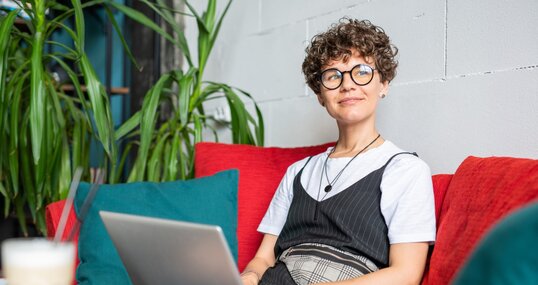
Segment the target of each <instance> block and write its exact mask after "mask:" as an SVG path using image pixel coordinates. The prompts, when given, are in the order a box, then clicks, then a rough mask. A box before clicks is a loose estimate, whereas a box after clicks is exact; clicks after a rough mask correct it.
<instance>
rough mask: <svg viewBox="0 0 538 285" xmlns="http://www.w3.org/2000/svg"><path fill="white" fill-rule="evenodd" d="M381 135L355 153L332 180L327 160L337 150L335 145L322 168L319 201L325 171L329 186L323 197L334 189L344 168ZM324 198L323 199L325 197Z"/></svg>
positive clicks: (325, 189) (326, 187)
mask: <svg viewBox="0 0 538 285" xmlns="http://www.w3.org/2000/svg"><path fill="white" fill-rule="evenodd" d="M380 136H381V134H378V135H377V137H376V138H375V139H374V140H373V141H371V142H370V143H369V144H368V145H367V146H365V147H364V148H363V149H361V150H360V151H359V152H357V154H355V155H354V156H353V157H352V158H351V159H350V160H349V161H348V162H347V163H346V165H345V166H344V168H342V170H340V171H339V172H338V173H337V174H336V176H335V177H334V179H333V180H332V181H330V180H329V175H328V173H327V161H328V160H329V156H331V154H332V153H333V152H334V151H335V150H336V146H334V148H333V149H332V150H331V152H330V153H329V154H328V155H327V158H325V162H324V163H323V169H322V170H321V175H320V178H319V188H318V196H317V198H316V200H318V201H319V195H320V193H321V182H322V181H323V172H325V177H326V178H327V183H329V184H328V185H327V186H325V188H323V190H324V191H325V195H324V196H323V198H325V196H327V194H328V193H329V192H330V191H331V190H332V189H333V185H334V184H335V183H336V181H337V180H338V178H340V176H341V175H342V173H343V172H344V170H346V168H347V167H348V166H349V164H350V163H351V162H352V161H353V160H354V159H355V158H356V157H357V156H359V154H361V153H362V152H364V151H365V150H366V149H367V148H369V147H370V146H371V145H372V144H373V143H374V142H376V141H377V139H379V137H380ZM323 198H322V199H323Z"/></svg>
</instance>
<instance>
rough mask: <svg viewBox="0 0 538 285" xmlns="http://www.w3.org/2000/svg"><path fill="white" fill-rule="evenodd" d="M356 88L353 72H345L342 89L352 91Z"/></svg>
mask: <svg viewBox="0 0 538 285" xmlns="http://www.w3.org/2000/svg"><path fill="white" fill-rule="evenodd" d="M355 86H356V84H355V82H354V81H353V79H351V71H346V72H343V74H342V86H341V87H342V88H344V89H345V90H348V89H352V88H354V87H355Z"/></svg>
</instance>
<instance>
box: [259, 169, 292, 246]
mask: <svg viewBox="0 0 538 285" xmlns="http://www.w3.org/2000/svg"><path fill="white" fill-rule="evenodd" d="M299 167H302V164H301V161H299V162H296V163H294V164H292V165H291V166H290V167H288V169H287V170H286V174H284V177H283V178H282V180H281V181H280V184H279V185H278V188H277V190H276V192H275V194H274V196H273V199H272V200H271V203H270V204H269V208H268V209H267V212H265V216H264V217H263V219H262V221H261V223H260V225H259V226H258V232H261V233H264V234H272V235H279V234H280V231H281V230H282V228H283V227H284V224H285V223H286V219H287V217H288V210H289V208H290V205H291V201H292V199H293V180H294V179H295V175H297V172H298V170H299Z"/></svg>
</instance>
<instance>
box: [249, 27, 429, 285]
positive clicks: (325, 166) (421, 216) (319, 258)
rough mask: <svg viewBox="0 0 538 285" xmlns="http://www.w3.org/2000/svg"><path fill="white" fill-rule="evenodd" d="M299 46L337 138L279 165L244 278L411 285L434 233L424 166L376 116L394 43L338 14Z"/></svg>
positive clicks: (392, 73)
mask: <svg viewBox="0 0 538 285" xmlns="http://www.w3.org/2000/svg"><path fill="white" fill-rule="evenodd" d="M306 54H307V55H306V58H305V60H304V62H303V72H304V74H305V78H306V81H307V83H308V85H309V87H310V88H312V90H313V91H314V92H315V93H316V94H317V99H318V101H319V103H320V104H321V106H323V107H324V108H325V109H326V110H327V112H328V113H329V115H330V116H331V117H333V118H334V119H335V120H336V125H337V126H338V131H339V133H338V140H337V143H336V145H335V147H331V148H329V149H328V150H327V151H326V152H324V153H321V154H318V155H315V156H313V157H309V158H305V159H303V160H301V161H298V162H296V163H294V164H293V165H291V166H290V167H289V168H288V170H287V172H286V174H285V176H284V178H283V179H282V181H281V183H280V185H279V188H278V189H277V191H276V193H275V196H274V197H273V200H272V201H271V204H270V206H269V209H268V210H267V213H266V214H265V216H264V218H263V220H262V222H261V224H260V226H259V228H258V231H260V232H262V233H264V234H265V235H264V238H263V241H262V243H261V245H260V247H259V249H258V251H257V253H256V255H255V257H254V258H253V259H252V261H251V262H250V263H249V264H248V265H247V267H246V268H245V270H244V271H243V273H242V280H243V283H244V284H275V285H276V284H278V285H282V284H315V283H331V284H418V283H419V282H420V280H421V278H422V273H423V270H424V266H425V262H426V256H427V252H428V244H429V243H431V242H433V241H434V240H435V214H434V201H433V190H432V184H431V174H430V170H429V168H428V166H427V165H426V164H425V163H424V162H423V161H422V160H420V159H419V158H418V157H417V156H416V154H413V153H408V152H404V151H402V150H401V149H399V148H398V147H397V146H395V145H394V144H393V143H391V142H390V141H388V140H385V139H384V138H383V137H381V135H380V134H379V132H378V131H377V129H376V125H375V115H376V108H377V104H378V101H379V100H381V99H382V98H384V97H385V96H386V95H387V92H388V84H389V82H390V81H391V80H392V79H393V78H394V76H395V74H396V66H397V62H396V60H395V55H396V54H397V49H396V47H394V46H393V45H392V44H391V43H390V41H389V38H388V36H387V35H386V34H385V33H384V31H383V30H382V29H381V28H379V27H377V26H375V25H373V24H371V23H370V22H368V21H358V20H352V19H346V18H344V19H342V20H340V22H339V23H338V24H337V25H334V26H332V27H331V28H330V29H329V30H328V31H327V32H325V33H321V34H319V35H316V36H315V37H314V38H313V39H312V42H311V43H310V45H309V47H308V48H307V49H306Z"/></svg>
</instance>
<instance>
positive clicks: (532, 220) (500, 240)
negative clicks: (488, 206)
mask: <svg viewBox="0 0 538 285" xmlns="http://www.w3.org/2000/svg"><path fill="white" fill-rule="evenodd" d="M537 241H538V202H535V203H534V204H531V205H529V206H527V207H524V208H522V209H520V210H518V211H516V212H514V213H512V214H510V215H509V216H508V217H506V218H505V219H503V220H502V221H500V222H499V224H497V225H496V226H495V227H494V228H493V229H492V230H491V231H490V232H489V233H488V234H487V235H486V237H485V238H484V239H483V240H482V242H481V243H480V244H479V245H478V247H477V248H476V250H475V251H474V252H473V254H472V255H471V257H470V258H469V260H468V261H467V263H466V264H465V266H464V267H463V268H462V270H461V271H460V272H459V274H458V275H457V277H456V278H455V281H454V283H453V284H454V285H475V284H488V285H501V284H538V251H537V250H536V248H537V246H536V242H537Z"/></svg>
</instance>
